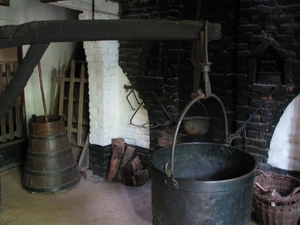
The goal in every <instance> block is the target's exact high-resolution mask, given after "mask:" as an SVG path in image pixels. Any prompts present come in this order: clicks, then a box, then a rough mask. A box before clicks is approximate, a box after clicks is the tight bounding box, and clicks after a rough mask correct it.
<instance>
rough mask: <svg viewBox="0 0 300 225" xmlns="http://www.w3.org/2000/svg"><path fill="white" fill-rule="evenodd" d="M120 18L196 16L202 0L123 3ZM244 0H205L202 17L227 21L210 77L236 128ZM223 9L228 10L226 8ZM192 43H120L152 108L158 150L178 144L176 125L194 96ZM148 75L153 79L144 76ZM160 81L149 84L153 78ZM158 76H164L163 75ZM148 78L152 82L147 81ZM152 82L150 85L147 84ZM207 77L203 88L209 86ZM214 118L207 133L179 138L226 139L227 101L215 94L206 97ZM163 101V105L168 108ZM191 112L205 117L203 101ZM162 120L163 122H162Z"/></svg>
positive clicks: (212, 48)
mask: <svg viewBox="0 0 300 225" xmlns="http://www.w3.org/2000/svg"><path fill="white" fill-rule="evenodd" d="M120 8H121V12H120V18H122V19H126V18H131V19H132V18H134V19H156V18H162V19H169V20H195V19H196V9H197V1H194V0H187V1H159V2H156V1H135V2H134V3H132V2H125V3H122V4H120ZM238 9H239V8H238V1H230V3H229V2H228V1H225V2H223V3H220V1H209V2H207V1H205V2H203V3H202V5H201V12H200V18H202V19H205V20H208V21H209V22H215V23H221V24H222V26H224V28H222V39H221V40H218V41H211V42H210V43H209V60H210V61H211V62H212V66H211V73H210V79H211V83H212V90H213V93H214V94H216V95H218V96H219V97H220V98H221V100H222V101H223V103H224V105H225V108H226V112H227V115H228V119H229V129H230V131H233V130H234V129H235V120H236V116H235V106H236V73H235V72H236V38H237V34H236V30H237V26H238ZM220 12H222V13H220ZM192 44H193V43H192V42H184V41H163V42H162V41H159V40H158V41H152V42H148V41H144V42H132V41H124V42H120V59H119V63H120V66H121V67H122V69H123V70H124V72H125V73H126V74H127V77H128V78H129V80H130V81H131V83H132V84H134V85H133V86H136V87H137V88H138V89H140V90H139V92H140V94H141V97H142V98H143V100H144V101H145V106H146V108H147V110H148V113H149V120H150V122H151V124H152V125H153V126H152V129H150V140H151V141H150V148H151V149H153V150H157V149H160V148H161V147H164V146H168V145H170V144H171V143H172V140H173V134H174V129H175V126H176V125H177V122H178V119H179V116H180V114H181V112H182V110H183V108H184V107H185V105H186V104H187V103H188V102H189V101H191V93H192V92H193V76H194V75H193V74H194V68H193V66H192V63H191V61H190V58H191V49H192ZM145 76H147V78H148V80H146V79H141V77H145ZM150 78H152V82H157V85H155V86H154V87H149V85H148V86H147V84H148V83H149V79H150ZM157 78H160V79H159V80H157ZM144 82H147V83H144ZM145 86H147V88H145ZM203 86H204V83H203V80H201V82H200V87H202V88H203ZM203 104H204V106H205V108H206V109H207V111H208V114H209V115H210V116H211V117H212V120H211V122H210V128H209V131H208V133H207V134H206V135H204V136H201V137H193V136H190V135H187V134H186V133H185V132H182V133H181V134H180V137H179V142H180V141H182V142H186V141H195V140H204V141H211V140H213V141H218V142H222V143H224V140H225V125H224V116H223V112H222V110H221V106H220V105H219V103H218V102H217V101H216V100H214V99H207V100H204V101H203ZM162 106H163V107H162ZM188 115H191V116H199V115H200V116H201V115H203V116H205V115H206V114H205V110H204V108H203V107H202V106H201V105H200V104H195V106H193V107H192V108H191V110H189V112H188ZM157 124H159V126H156V125H157Z"/></svg>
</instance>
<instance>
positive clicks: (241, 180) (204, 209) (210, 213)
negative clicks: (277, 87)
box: [149, 143, 257, 225]
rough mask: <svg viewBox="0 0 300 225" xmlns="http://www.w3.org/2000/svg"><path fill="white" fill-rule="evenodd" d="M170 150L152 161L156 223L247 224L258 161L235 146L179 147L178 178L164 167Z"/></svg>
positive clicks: (165, 149) (158, 224) (168, 148)
mask: <svg viewBox="0 0 300 225" xmlns="http://www.w3.org/2000/svg"><path fill="white" fill-rule="evenodd" d="M170 154H171V148H170V147H167V148H163V149H161V150H159V151H157V152H155V153H154V154H152V155H151V157H150V159H149V168H150V176H151V181H152V189H151V191H152V215H153V224H154V225H176V224H178V225H182V224H191V225H193V224H203V225H221V224H222V225H229V224H230V225H249V222H250V215H251V203H252V189H253V180H254V177H255V171H256V168H257V162H256V160H255V158H254V157H253V156H251V155H250V154H248V153H246V152H243V151H241V150H238V149H236V148H234V147H230V146H226V145H221V144H211V143H184V144H179V145H176V151H175V155H174V163H175V169H174V177H173V178H170V177H168V176H167V175H166V174H165V172H164V166H165V165H166V164H168V162H169V160H170Z"/></svg>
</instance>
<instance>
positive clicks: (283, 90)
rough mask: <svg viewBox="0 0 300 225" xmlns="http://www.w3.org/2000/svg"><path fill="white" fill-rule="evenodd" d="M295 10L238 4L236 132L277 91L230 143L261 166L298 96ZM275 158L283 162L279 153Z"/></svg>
mask: <svg viewBox="0 0 300 225" xmlns="http://www.w3.org/2000/svg"><path fill="white" fill-rule="evenodd" d="M299 8H300V4H299V3H296V2H295V1H284V0H278V1H275V0H274V1H240V18H239V21H240V25H239V27H238V30H237V32H238V42H237V81H238V82H237V97H238V99H237V100H238V102H237V103H238V105H237V108H236V112H237V120H238V121H237V127H240V126H241V125H242V124H243V123H244V122H245V121H246V120H247V119H248V118H249V116H250V115H251V114H252V113H253V112H254V111H255V110H256V109H257V108H258V107H259V106H260V105H261V104H262V102H263V101H264V100H266V96H267V95H268V94H269V93H270V92H271V91H272V90H273V89H274V87H275V86H277V87H278V90H277V91H276V92H275V94H274V95H273V96H272V97H271V99H269V100H268V101H267V102H266V104H265V105H264V106H263V107H262V108H261V110H259V112H258V113H257V114H256V115H255V116H254V117H253V118H252V120H251V121H250V122H249V123H248V125H247V126H246V130H245V135H244V137H239V138H237V139H236V140H235V145H236V146H238V147H240V148H242V149H247V151H249V152H251V153H253V154H255V155H256V156H257V158H258V159H259V160H260V162H267V161H268V157H269V151H272V149H270V143H271V140H272V137H273V133H274V130H275V128H276V125H277V123H278V121H279V119H280V117H281V116H282V114H283V112H284V110H285V109H286V107H287V106H288V104H289V103H290V102H291V101H292V100H293V99H294V97H295V96H297V95H298V94H299V78H300V76H299V69H298V68H299V57H300V56H299V53H298V52H299V47H300V42H299V31H300V30H299V28H298V27H299V22H300V20H299V15H300V14H299ZM281 132H283V133H286V132H288V130H282V131H281ZM285 144H287V143H285ZM272 157H274V156H272ZM276 157H278V158H281V160H288V159H287V158H282V155H281V154H280V153H279V154H278V155H277V156H276ZM274 166H278V165H276V164H274ZM284 169H286V168H284ZM290 169H291V168H290Z"/></svg>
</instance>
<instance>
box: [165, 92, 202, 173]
mask: <svg viewBox="0 0 300 225" xmlns="http://www.w3.org/2000/svg"><path fill="white" fill-rule="evenodd" d="M204 98H205V95H204V94H203V93H200V94H199V95H198V96H196V97H195V98H194V99H193V100H192V101H190V102H189V103H188V104H187V105H186V106H185V108H184V110H183V112H182V114H181V116H180V118H179V121H178V123H177V126H176V130H175V134H174V138H173V142H172V152H171V161H168V162H167V163H166V165H165V167H164V168H165V174H166V175H167V176H168V177H171V178H173V177H174V152H175V145H176V140H177V136H178V132H179V128H180V125H181V122H182V120H183V118H184V116H185V114H186V113H187V111H188V110H189V109H190V108H191V106H192V105H194V104H195V102H197V101H199V100H200V99H204ZM170 162H171V165H170V169H168V167H169V166H168V164H169V163H170Z"/></svg>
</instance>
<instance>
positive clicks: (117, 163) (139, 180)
mask: <svg viewBox="0 0 300 225" xmlns="http://www.w3.org/2000/svg"><path fill="white" fill-rule="evenodd" d="M145 167H146V166H144V165H143V164H142V162H141V160H140V158H139V157H138V156H136V155H135V148H134V147H130V146H125V143H124V139H122V138H115V139H112V156H111V160H110V167H109V172H108V175H107V178H106V181H108V182H112V181H117V182H122V183H124V184H126V185H130V186H142V185H143V184H145V182H146V181H147V180H149V173H148V169H147V168H145Z"/></svg>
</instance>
